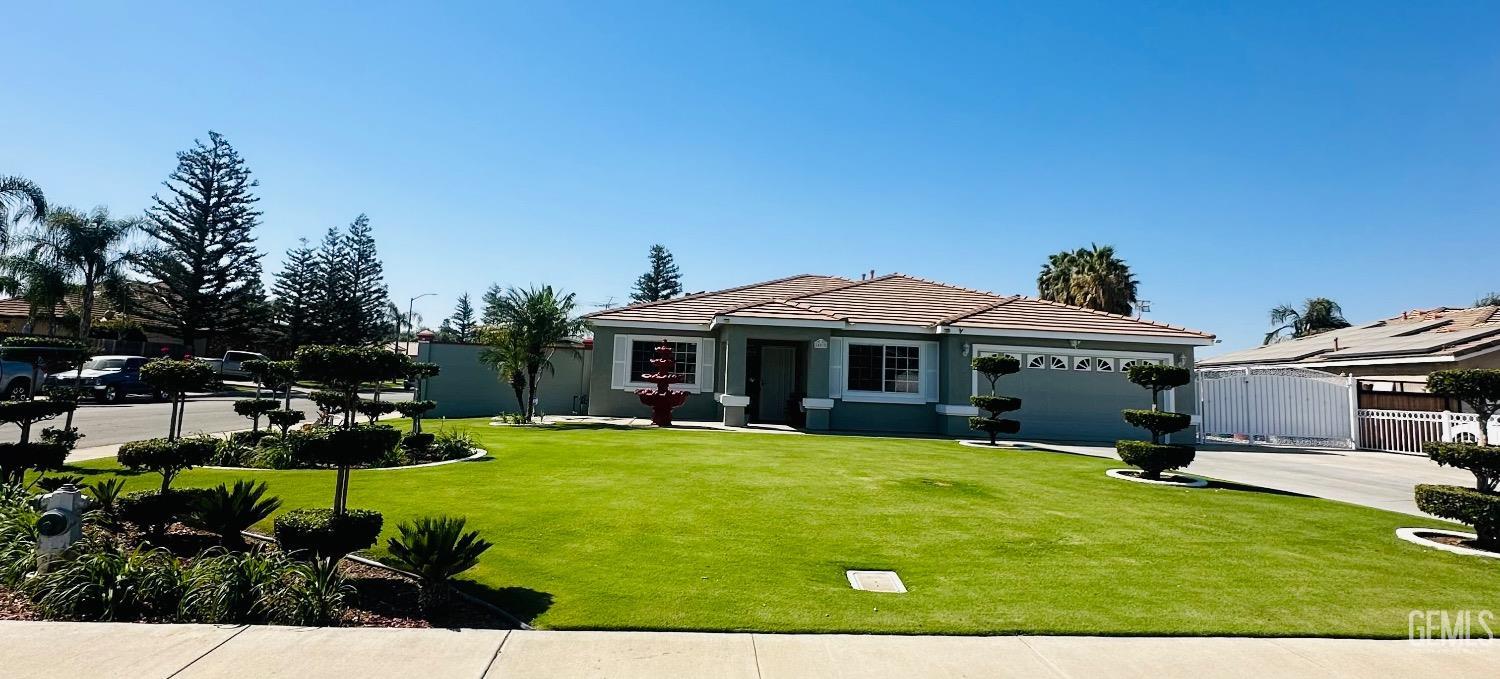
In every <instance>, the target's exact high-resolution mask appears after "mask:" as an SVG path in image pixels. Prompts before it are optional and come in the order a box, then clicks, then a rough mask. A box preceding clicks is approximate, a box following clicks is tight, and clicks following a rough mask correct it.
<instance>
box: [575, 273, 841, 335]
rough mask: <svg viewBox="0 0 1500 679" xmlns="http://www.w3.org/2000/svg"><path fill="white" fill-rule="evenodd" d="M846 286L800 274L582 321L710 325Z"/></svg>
mask: <svg viewBox="0 0 1500 679" xmlns="http://www.w3.org/2000/svg"><path fill="white" fill-rule="evenodd" d="M848 282H849V280H848V279H845V278H838V277H836V276H818V275H814V274H802V275H799V276H788V277H786V278H778V279H776V280H774V281H766V282H764V283H754V284H751V285H742V286H739V287H736V288H727V289H724V290H715V291H713V292H700V293H697V294H692V295H687V296H685V297H675V298H672V299H666V300H661V301H659V302H643V303H641V304H632V305H630V306H627V307H620V308H618V309H605V310H603V311H596V312H594V313H591V314H587V315H585V316H584V318H586V319H589V320H613V321H641V322H655V323H689V324H698V325H703V324H707V323H709V322H711V321H713V318H714V316H716V315H718V314H721V313H724V312H728V311H731V310H734V309H739V308H742V307H745V306H749V305H754V304H758V303H761V302H769V301H771V300H776V299H786V298H788V297H794V296H797V295H800V294H804V293H808V292H815V291H817V290H823V289H827V288H829V287H833V286H837V285H843V284H845V283H848Z"/></svg>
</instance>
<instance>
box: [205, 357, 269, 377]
mask: <svg viewBox="0 0 1500 679" xmlns="http://www.w3.org/2000/svg"><path fill="white" fill-rule="evenodd" d="M267 358H269V357H267V356H266V355H265V354H257V353H255V352H253V351H226V352H224V358H200V359H198V360H200V361H203V362H204V363H207V364H209V365H212V366H213V367H214V372H215V373H217V374H218V375H219V379H228V380H248V379H251V376H250V373H248V372H245V369H244V368H243V367H241V366H243V365H244V363H245V361H254V360H265V359H267Z"/></svg>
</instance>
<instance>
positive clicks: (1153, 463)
mask: <svg viewBox="0 0 1500 679" xmlns="http://www.w3.org/2000/svg"><path fill="white" fill-rule="evenodd" d="M1115 452H1116V453H1118V454H1119V456H1120V460H1122V461H1123V462H1125V464H1128V465H1130V466H1132V467H1137V468H1139V469H1140V470H1141V478H1145V479H1160V478H1161V473H1162V472H1164V471H1171V470H1173V469H1182V468H1183V467H1186V466H1188V465H1190V464H1192V463H1193V457H1194V454H1195V451H1194V450H1193V447H1192V446H1174V445H1168V444H1163V443H1150V442H1147V441H1116V442H1115Z"/></svg>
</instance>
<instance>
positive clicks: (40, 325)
mask: <svg viewBox="0 0 1500 679" xmlns="http://www.w3.org/2000/svg"><path fill="white" fill-rule="evenodd" d="M134 292H136V291H133V293H134ZM131 303H132V304H134V305H143V304H155V302H153V301H152V300H151V298H150V297H149V296H148V295H144V294H133V295H132V299H131ZM82 308H83V296H82V295H80V294H78V293H68V294H67V295H65V296H64V297H63V299H62V301H61V302H59V303H58V304H57V305H56V306H55V307H53V308H52V309H39V310H37V315H36V318H35V319H33V318H32V316H31V304H30V303H28V302H27V301H26V300H24V299H19V298H14V297H13V298H10V299H4V300H0V333H7V334H17V333H21V332H24V331H25V328H26V324H27V322H28V321H30V322H31V334H33V335H50V336H57V337H73V336H74V335H76V334H77V332H78V313H79V312H78V310H79V309H82ZM120 319H124V320H127V321H129V325H130V326H132V328H138V329H139V330H138V331H136V330H132V331H131V332H129V333H127V335H128V336H126V337H121V338H119V339H121V340H124V341H129V342H133V343H136V344H142V345H145V346H156V345H174V346H175V345H179V344H181V341H180V340H179V339H178V338H177V337H176V336H175V333H174V332H173V331H172V330H171V329H170V328H164V327H160V326H158V325H156V324H154V323H152V322H151V321H149V320H147V319H145V318H144V317H141V316H138V315H136V314H132V313H126V314H123V315H122V314H120V313H119V312H117V311H114V309H113V307H111V306H110V304H109V302H108V301H107V300H105V298H104V296H103V295H99V296H97V297H95V300H94V328H95V330H97V331H100V332H101V333H102V332H103V331H104V330H105V328H106V326H108V325H109V322H110V321H111V320H120ZM91 334H94V336H95V337H99V336H100V333H91Z"/></svg>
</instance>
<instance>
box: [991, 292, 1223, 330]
mask: <svg viewBox="0 0 1500 679" xmlns="http://www.w3.org/2000/svg"><path fill="white" fill-rule="evenodd" d="M1016 299H1023V300H1026V301H1028V302H1040V303H1042V304H1049V305H1051V306H1059V307H1063V308H1065V309H1074V310H1076V311H1087V312H1088V313H1091V314H1094V315H1096V316H1105V317H1108V318H1120V319H1124V320H1127V321H1135V322H1136V323H1145V324H1146V325H1154V326H1156V327H1158V328H1166V329H1168V330H1181V331H1184V332H1191V333H1195V334H1199V335H1202V336H1204V337H1213V335H1211V334H1209V333H1206V332H1203V331H1202V330H1194V329H1192V328H1189V327H1186V326H1182V325H1172V324H1171V323H1163V322H1161V321H1153V320H1151V319H1149V318H1136V317H1134V316H1126V315H1124V314H1112V313H1110V312H1108V311H1100V310H1098V309H1090V308H1088V307H1086V306H1078V305H1076V304H1064V303H1062V302H1054V301H1052V300H1050V299H1042V298H1040V297H1030V296H1027V295H1016Z"/></svg>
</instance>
